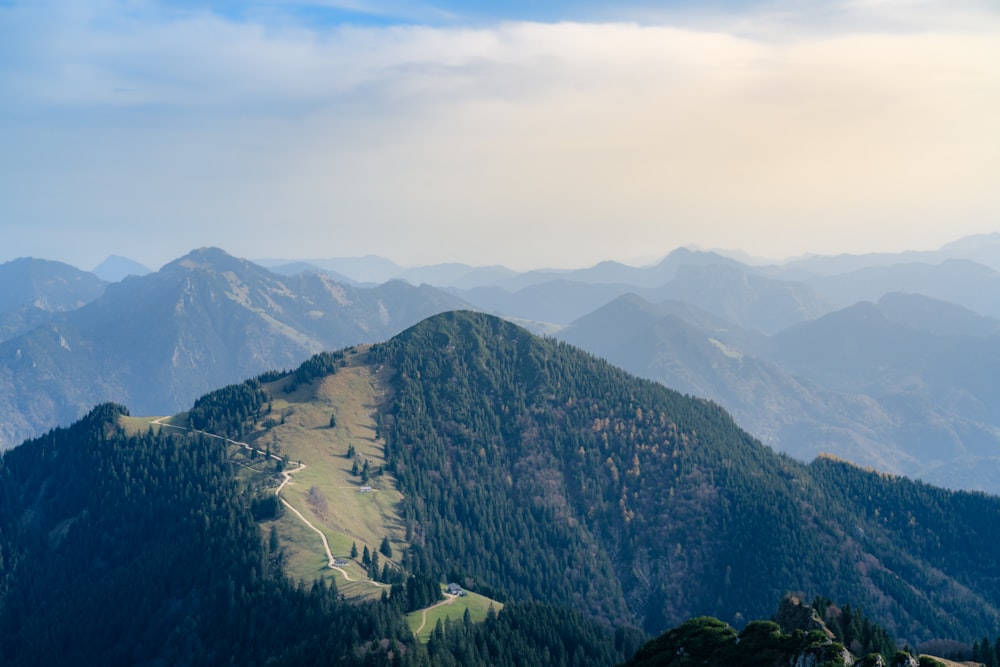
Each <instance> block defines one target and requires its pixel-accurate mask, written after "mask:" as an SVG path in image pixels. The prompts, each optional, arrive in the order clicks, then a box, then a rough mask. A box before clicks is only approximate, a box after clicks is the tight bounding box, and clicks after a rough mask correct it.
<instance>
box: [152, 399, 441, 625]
mask: <svg viewBox="0 0 1000 667" xmlns="http://www.w3.org/2000/svg"><path fill="white" fill-rule="evenodd" d="M164 419H169V417H160V418H159V419H154V420H153V421H152V423H153V424H156V425H157V426H159V427H160V428H175V429H177V430H179V431H189V432H191V433H198V434H201V435H204V436H206V437H209V438H216V439H218V440H222V441H223V442H225V443H226V444H232V445H239V446H240V447H243V448H244V449H246V450H247V451H251V452H252V451H254V450H256V451H257V453H258V454H263V455H264V456H265V457H266V456H267V455H268V454H267V452H265V451H262V450H260V449H256V448H255V447H253V446H252V445H250V444H248V443H246V442H239V441H238V440H232V439H230V438H226V437H224V436H221V435H215V434H214V433H208V432H206V431H199V430H197V429H192V428H187V427H185V426H174V425H173V424H164V423H163V420H164ZM270 456H271V458H272V459H275V460H277V461H280V460H281V457H280V456H278V455H276V454H271V455H270ZM296 465H298V467H297V468H295V469H294V470H282V471H281V475H282V477H283V479H282V481H281V484H279V485H278V488H276V489H275V490H274V495H276V496H278V500H280V501H281V504H282V505H284V506H285V507H287V508H288V509H289V510H291V512H292V513H293V514H294V515H295V516H297V517H299V519H300V520H301V521H302V523H304V524H305V525H306V527H308V528H309V529H310V530H312V531H313V532H315V533H316V534H317V535H319V537H320V539H321V540H322V541H323V551H324V552H326V566H327V567H328V568H330V569H331V570H336V571H337V572H339V573H340V574H341V575H342V576H343V577H344V579H346V580H347V581H351V582H357V581H359V580H358V579H354V578H352V577H351V575H349V574H348V573H347V571H346V570H344V569H343V568H341V567H338V566H337V565H335V564H334V557H333V551H331V550H330V541H329V540H328V539H327V537H326V533H324V532H323V531H322V530H320V529H319V528H317V527H316V526H315V525H313V523H312V522H311V521H309V519H307V518H306V517H305V516H304V515H303V514H302V512H300V511H299V510H297V509H296V508H295V507H293V506H292V504H291V503H289V502H288V501H287V500H285V499H284V498H282V497H281V495H280V494H281V490H282V489H284V488H285V486H287V485H288V484H290V483H291V482H292V475H294V474H295V473H298V472H302V471H303V470H305V469H306V464H305V463H302V462H301V461H298V462H297V463H296ZM360 581H361V583H368V584H371V585H372V586H375V587H376V588H388V587H389V585H388V584H383V583H380V582H377V581H372V580H371V579H363V580H360ZM426 618H427V617H426V615H425V616H424V620H425V621H426Z"/></svg>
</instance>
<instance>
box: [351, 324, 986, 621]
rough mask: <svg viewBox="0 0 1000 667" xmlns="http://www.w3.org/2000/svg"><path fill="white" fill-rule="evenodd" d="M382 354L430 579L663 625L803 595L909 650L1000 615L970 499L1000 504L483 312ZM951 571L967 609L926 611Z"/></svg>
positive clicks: (951, 586)
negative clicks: (769, 435)
mask: <svg viewBox="0 0 1000 667" xmlns="http://www.w3.org/2000/svg"><path fill="white" fill-rule="evenodd" d="M369 354H370V360H371V363H373V364H375V366H376V367H377V368H382V369H383V371H382V373H383V375H381V377H382V381H383V382H384V383H385V384H384V386H385V387H386V392H385V397H386V398H385V400H384V402H383V403H382V404H381V406H380V409H379V415H380V416H379V420H380V424H381V429H380V430H381V432H382V433H383V434H384V437H385V447H386V461H387V466H389V468H390V469H391V470H392V471H393V472H394V474H395V475H396V479H397V480H398V488H399V490H400V492H401V493H402V495H403V505H402V510H401V511H402V516H403V520H404V521H405V522H406V526H407V534H408V536H409V543H410V545H411V548H410V551H409V554H410V555H409V557H408V559H407V560H406V561H404V563H405V564H406V565H407V566H408V567H411V568H413V569H414V570H416V571H423V572H428V573H442V572H444V573H454V576H459V575H461V576H463V577H465V578H466V579H467V580H468V581H470V582H475V583H476V585H481V586H484V587H485V589H486V590H492V591H501V592H503V594H505V595H507V596H510V597H512V598H514V599H519V598H522V597H525V596H530V597H534V598H538V599H546V600H549V601H552V602H556V603H559V604H565V605H568V606H573V607H575V608H578V609H581V610H584V611H586V612H587V613H588V614H591V615H594V616H596V617H599V618H605V619H608V620H609V621H612V622H620V621H622V620H628V619H633V621H638V622H641V624H642V625H643V627H644V628H646V629H647V631H650V632H656V631H658V630H657V628H663V627H666V626H667V625H670V624H672V623H676V622H680V620H683V619H684V618H688V617H690V616H695V615H701V614H711V615H716V616H718V617H720V618H724V619H736V620H737V622H738V620H739V619H741V618H742V619H750V618H762V617H766V616H767V615H768V614H769V613H770V611H771V609H773V608H774V606H776V604H777V602H778V600H780V599H781V597H782V595H784V593H785V592H787V591H789V590H802V591H805V592H806V593H807V594H819V593H820V592H822V593H821V594H823V595H829V596H832V597H834V598H836V599H843V600H852V603H856V604H858V605H861V606H863V607H864V608H865V610H866V611H868V612H869V613H873V614H874V613H876V611H877V614H878V615H879V617H880V618H883V619H885V618H888V619H890V621H889V622H888V625H889V626H890V627H891V628H892V630H893V632H894V633H896V635H897V636H900V637H905V638H914V639H921V638H923V637H929V636H933V635H935V634H941V636H945V635H948V636H950V635H953V634H954V633H956V632H962V630H960V628H962V627H969V626H963V624H966V623H968V624H971V626H979V627H983V628H984V629H987V631H988V632H994V630H993V629H992V628H996V627H997V624H998V623H1000V611H998V603H1000V598H996V594H995V593H993V592H989V593H987V592H986V591H993V589H992V588H991V586H992V584H991V583H988V581H992V578H993V577H995V572H992V571H991V570H990V569H989V567H992V566H989V567H980V565H972V562H978V559H979V558H980V556H981V553H980V552H979V551H978V548H972V552H975V553H977V554H979V555H976V556H972V555H971V552H970V551H969V547H968V545H967V544H963V543H962V540H963V539H964V538H960V537H959V536H960V535H961V536H978V537H973V539H979V538H980V537H985V538H986V539H990V538H989V535H992V534H994V533H995V531H996V527H995V526H993V527H990V524H989V523H988V522H986V521H985V519H983V518H982V517H980V516H979V515H976V514H975V513H971V512H969V511H968V510H967V509H959V507H960V506H962V507H969V506H967V505H966V504H967V503H972V504H975V505H979V504H981V506H979V509H978V510H976V511H983V512H986V514H995V513H998V512H1000V500H997V499H996V498H988V497H986V496H983V495H981V494H978V495H977V494H968V493H959V492H948V491H943V490H938V489H933V488H931V487H928V486H926V485H922V484H919V483H915V482H911V481H908V480H905V479H902V478H897V477H893V476H887V475H879V474H877V473H874V472H866V471H864V470H862V469H860V468H857V467H854V466H852V465H850V464H846V463H844V462H842V461H837V460H831V459H827V458H823V459H819V460H817V461H814V462H813V463H811V464H809V465H806V464H801V463H798V462H795V461H793V460H792V459H789V458H788V457H785V456H782V455H779V454H777V453H775V452H774V451H773V450H771V449H769V448H767V447H765V446H763V445H762V444H760V443H759V442H758V441H756V440H754V439H753V438H752V437H750V436H748V435H747V434H746V433H745V432H743V431H741V430H740V429H739V428H738V427H737V426H736V424H735V423H734V422H733V420H732V418H731V417H730V416H729V415H728V414H727V413H725V412H724V411H723V410H722V409H721V408H720V407H718V406H717V405H715V404H713V403H710V402H708V401H705V400H702V399H696V398H692V397H688V396H683V395H681V394H679V393H677V392H675V391H672V390H669V389H666V388H665V387H663V386H662V385H659V384H656V383H652V382H648V381H644V380H639V379H637V378H635V377H633V376H630V375H628V374H626V373H625V372H623V371H621V370H619V369H616V368H614V367H612V366H610V365H609V364H607V363H606V362H604V361H602V360H600V359H597V358H595V357H592V356H590V355H588V354H585V353H583V352H582V351H580V350H578V349H576V348H573V347H570V346H568V345H566V344H563V343H558V342H555V341H553V340H550V339H541V338H537V337H534V336H532V335H530V334H528V333H527V332H526V331H524V330H523V329H520V328H518V327H516V326H514V325H512V324H510V323H508V322H505V321H503V320H498V319H496V318H493V317H490V316H487V315H483V314H477V313H469V312H449V313H443V314H441V315H438V316H435V317H433V318H430V319H428V320H425V321H424V322H421V323H420V324H418V325H415V326H414V327H412V328H410V329H408V330H406V331H404V332H403V333H401V334H400V335H398V336H396V337H395V338H393V339H392V340H391V341H389V342H387V343H385V344H383V345H377V346H374V347H373V348H372V349H371V351H370V353H369ZM859 499H861V500H859ZM918 499H919V500H918ZM946 508H947V509H946ZM907 512H912V513H913V514H912V516H914V517H917V516H919V517H920V518H917V519H916V525H917V526H918V528H917V529H916V531H915V532H908V529H907V528H906V527H905V525H906V517H907V516H910V515H908V514H907ZM938 512H943V513H944V515H948V516H949V517H950V518H949V519H948V520H947V521H952V520H953V521H957V522H959V523H958V524H956V525H955V527H954V528H948V527H947V526H948V524H947V523H938V519H934V518H932V517H933V516H943V515H941V514H936V513H938ZM890 515H891V517H890ZM998 516H1000V514H998ZM938 530H944V531H946V533H947V534H948V535H953V536H954V538H955V540H956V541H955V542H954V543H952V542H951V538H949V537H946V536H945V534H943V533H942V534H941V535H940V537H941V539H938V540H936V541H935V542H934V544H935V545H937V546H935V547H934V549H937V548H942V549H943V550H944V551H941V552H937V551H934V549H931V548H930V547H929V545H928V544H927V543H925V542H923V540H924V538H925V536H926V535H928V534H931V533H933V534H937V533H936V532H935V531H938ZM469 531H471V532H469ZM925 531H926V532H925ZM473 536H474V537H473ZM983 548H987V549H988V547H985V543H984V546H983ZM945 552H947V555H946V553H945ZM962 554H966V555H962ZM953 558H957V559H958V560H956V561H954V563H958V562H963V563H966V564H968V566H969V567H971V569H966V566H964V565H963V566H962V571H961V572H959V571H958V570H956V569H955V568H954V563H953V564H949V563H951V562H952V561H951V560H950V559H953ZM918 562H919V563H923V564H918ZM925 567H930V569H927V570H925V569H924V568H925ZM937 568H940V569H937ZM973 571H974V572H976V573H977V574H973ZM543 573H549V574H548V575H546V574H543ZM941 573H944V579H943V580H939V581H940V583H941V585H943V588H940V589H938V590H942V591H944V590H949V591H951V592H949V593H946V594H945V595H944V596H943V597H942V598H940V599H941V600H943V599H945V598H951V599H952V600H953V601H952V602H949V603H946V604H945V605H944V607H937V608H936V610H935V611H933V612H931V613H930V614H929V615H928V616H926V617H922V613H923V612H921V611H918V609H924V610H927V607H924V606H922V605H923V603H922V602H918V599H917V598H919V597H920V595H919V594H918V595H917V597H911V596H913V595H914V592H915V591H924V590H926V589H927V587H928V586H937V585H938V584H931V583H930V582H931V579H933V578H934V577H937V576H938V575H939V574H941ZM447 576H449V577H450V576H452V575H451V574H449V575H447ZM973 579H975V580H976V581H978V582H979V583H976V584H973V583H972V581H973ZM946 582H949V583H946ZM970 591H975V593H973V594H972V597H969V593H970ZM945 607H946V608H947V611H945V610H944V609H945ZM973 610H975V611H973ZM968 612H972V614H973V615H974V616H976V618H977V619H978V620H972V619H971V618H965V620H961V621H956V620H955V619H956V618H957V617H956V615H963V616H964V615H965V614H966V613H968ZM949 619H951V620H949ZM982 624H985V625H982Z"/></svg>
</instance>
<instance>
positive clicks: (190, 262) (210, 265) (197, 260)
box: [163, 247, 251, 272]
mask: <svg viewBox="0 0 1000 667" xmlns="http://www.w3.org/2000/svg"><path fill="white" fill-rule="evenodd" d="M249 264H251V262H249V261H248V260H245V259H240V258H238V257H234V256H233V255H230V254H229V253H227V252H226V251H225V250H223V249H221V248H215V247H203V248H198V249H196V250H192V251H191V252H189V253H188V254H186V255H184V256H183V257H181V258H179V259H176V260H174V261H172V262H170V263H169V264H167V265H166V266H164V267H163V270H164V271H168V272H169V271H172V270H184V271H206V270H207V271H213V270H214V271H230V270H233V269H236V268H239V267H244V266H247V265H249Z"/></svg>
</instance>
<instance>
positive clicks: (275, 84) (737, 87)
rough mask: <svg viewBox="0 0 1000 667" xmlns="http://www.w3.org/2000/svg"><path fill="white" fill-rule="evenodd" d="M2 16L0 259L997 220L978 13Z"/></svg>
mask: <svg viewBox="0 0 1000 667" xmlns="http://www.w3.org/2000/svg"><path fill="white" fill-rule="evenodd" d="M536 4H537V3H504V5H503V6H502V7H493V6H491V5H490V4H489V3H478V2H473V1H469V0H466V1H460V0H444V1H442V2H436V3H432V4H416V3H407V2H380V1H378V0H372V1H364V2H339V1H337V0H296V1H293V2H274V1H273V0H252V1H250V2H243V3H233V2H228V1H216V2H197V1H194V0H185V1H184V2H179V3H178V2H172V3H165V2H158V1H156V0H139V1H135V0H130V1H127V2H126V1H125V0H101V1H100V2H97V3H87V5H86V6H80V5H78V4H75V3H67V2H60V1H54V0H41V1H32V2H28V1H26V0H12V1H11V2H7V3H4V4H3V5H2V6H0V117H2V118H3V122H2V123H0V141H2V143H3V145H4V147H5V149H4V151H3V152H0V231H2V233H3V240H4V241H3V244H2V246H0V262H5V261H9V260H12V259H15V258H17V257H23V256H33V257H41V258H45V259H54V260H58V261H63V262H67V263H69V264H72V265H74V266H78V267H80V268H84V269H88V270H89V269H92V268H94V267H95V266H97V265H98V264H99V263H100V262H101V261H103V260H104V259H105V258H106V257H108V256H109V255H121V256H124V257H128V258H131V259H133V260H135V261H138V262H141V263H143V264H145V265H146V266H148V267H150V268H151V269H154V270H155V269H156V268H158V267H160V266H162V265H163V264H164V263H166V262H169V261H171V260H173V259H176V258H177V257H180V256H183V255H184V254H186V253H187V252H189V251H190V250H192V249H194V248H197V247H203V246H217V247H221V248H223V249H224V250H226V251H227V252H229V253H231V254H233V255H237V256H240V257H246V258H249V259H254V258H266V257H287V258H289V259H299V258H333V257H360V256H365V255H377V256H380V257H385V258H388V259H390V260H392V261H393V262H395V263H397V264H399V265H401V266H425V265H430V264H437V263H444V262H462V263H466V264H470V265H476V266H490V265H503V266H507V267H509V268H512V269H515V270H527V269H532V268H542V267H546V268H548V267H553V268H579V267H586V266H592V265H594V264H596V263H598V262H600V261H605V260H613V261H619V262H622V263H626V264H631V265H641V264H648V263H651V262H654V261H656V260H657V259H659V258H662V257H664V256H666V255H667V254H669V252H671V251H672V250H674V249H676V248H678V247H685V246H697V247H701V248H726V249H733V250H739V251H742V252H745V253H748V254H749V255H751V256H755V257H762V258H767V259H785V258H790V257H798V256H802V255H807V254H818V255H836V254H841V253H850V254H865V253H870V252H902V251H906V250H918V251H919V250H933V249H936V248H938V247H940V246H942V245H944V244H946V243H948V242H950V241H953V240H956V239H958V238H962V237H965V236H969V235H973V234H981V233H991V232H995V231H998V230H1000V218H998V214H1000V188H997V187H996V182H995V181H996V178H995V174H996V173H998V170H1000V115H998V114H996V113H995V112H994V110H995V109H997V108H998V107H1000V7H998V6H997V5H996V4H995V3H989V2H985V1H980V0H966V1H960V2H940V1H937V2H936V1H923V0H860V1H859V0H839V1H835V2H832V3H830V2H827V3H821V2H792V1H791V0H776V1H773V2H755V1H752V0H717V1H715V2H708V3H696V2H693V1H675V2H669V3H662V2H661V3H652V2H643V1H641V0H640V2H638V3H632V4H628V5H627V6H620V5H619V4H617V3H615V4H611V3H601V2H585V1H584V2H573V3H570V2H555V3H546V4H545V5H544V6H536Z"/></svg>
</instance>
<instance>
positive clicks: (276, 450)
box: [121, 346, 407, 598]
mask: <svg viewBox="0 0 1000 667" xmlns="http://www.w3.org/2000/svg"><path fill="white" fill-rule="evenodd" d="M366 358H367V346H364V347H359V348H357V349H355V350H354V351H351V352H348V354H347V356H346V359H345V363H344V365H343V366H342V367H341V368H340V369H339V370H338V372H337V373H336V374H334V375H331V376H329V377H327V378H324V379H323V380H320V381H317V382H314V383H311V384H307V385H303V386H301V387H298V388H297V389H296V390H295V391H292V392H286V391H284V388H283V385H284V384H285V382H284V381H283V380H279V381H276V382H273V383H270V384H266V385H264V389H265V391H266V392H267V393H268V396H269V397H270V399H271V401H270V402H271V412H270V413H269V414H267V415H265V418H264V419H262V420H261V422H262V423H261V424H260V425H258V426H257V428H256V429H255V430H254V431H253V432H252V433H250V434H249V435H247V436H246V442H247V443H248V444H249V445H251V446H252V447H253V448H255V449H257V450H259V452H265V451H268V450H269V451H270V452H271V454H272V455H275V456H277V457H287V460H288V461H289V464H288V469H289V470H294V469H295V468H296V467H297V464H298V463H299V462H301V463H304V464H305V466H306V467H305V468H304V469H303V470H301V471H300V472H296V473H295V474H294V475H293V477H292V479H291V481H290V482H289V483H288V484H287V485H285V486H284V488H283V489H282V491H281V497H282V498H283V499H284V500H285V501H287V502H288V503H289V504H291V505H292V506H293V507H295V509H296V510H298V511H299V512H301V513H302V515H303V516H304V517H305V518H306V519H307V520H308V521H309V522H310V523H311V524H312V525H313V526H315V527H316V528H317V529H318V530H320V531H322V533H323V534H324V535H325V536H326V538H327V541H328V542H329V544H330V550H331V552H332V553H333V555H334V557H335V558H338V559H344V560H347V561H348V562H347V563H346V564H345V565H343V566H342V569H343V570H344V571H345V572H346V573H347V575H348V576H349V577H350V578H351V579H353V580H354V581H348V579H347V578H345V576H344V575H342V574H341V573H339V572H337V571H336V570H333V569H330V568H329V567H327V557H326V552H325V550H324V548H323V542H322V539H321V538H320V536H319V535H317V534H316V532H315V531H313V530H311V529H310V528H309V527H308V526H306V525H305V524H304V523H303V522H302V521H301V520H300V519H299V518H298V517H297V516H296V515H295V514H294V513H292V512H290V511H288V510H285V511H284V513H283V515H282V516H281V517H280V518H279V519H278V520H276V521H273V522H266V523H264V524H263V525H262V526H261V528H262V534H263V536H264V538H265V539H266V537H267V536H268V535H269V533H270V529H271V526H272V525H273V526H274V527H275V528H276V532H277V534H278V539H279V543H280V545H281V548H282V549H283V550H284V552H285V570H286V572H287V573H288V575H289V576H291V577H292V578H293V579H295V580H301V581H305V582H307V583H308V582H311V581H313V580H314V579H317V578H326V579H333V580H335V581H336V583H337V587H338V589H339V590H340V591H341V593H343V594H344V595H345V596H346V597H348V598H362V597H376V598H377V597H380V596H381V594H382V588H381V587H377V586H373V585H372V583H371V582H370V581H366V580H367V573H366V572H365V571H364V569H363V568H362V567H361V565H360V554H361V553H362V552H363V551H364V548H365V547H368V550H369V552H371V553H375V552H376V551H378V548H379V545H380V544H381V543H382V540H383V538H386V537H387V538H388V539H389V542H390V544H391V546H392V552H393V555H394V558H389V559H387V558H385V557H384V556H383V555H381V554H380V555H379V558H380V561H381V562H382V563H386V562H388V563H389V565H390V567H392V566H395V567H399V560H398V557H399V555H400V554H402V553H403V551H404V550H405V549H406V547H407V545H406V542H405V530H404V526H403V522H402V520H401V519H400V513H399V510H400V504H401V502H402V495H401V494H400V493H399V492H398V491H397V490H396V483H395V479H394V478H393V476H392V475H391V474H390V473H388V472H385V471H384V470H383V466H384V465H385V457H384V451H383V446H382V443H381V442H380V441H379V439H378V438H377V437H376V429H375V420H374V414H375V410H376V400H377V394H376V388H375V379H374V377H373V376H372V374H371V372H370V369H369V368H368V367H367V366H366V365H365V363H364V362H365V359H366ZM331 416H332V417H333V425H332V426H331ZM160 420H162V424H158V423H154V422H156V421H160ZM121 424H122V426H123V427H124V428H125V429H126V431H127V432H129V433H140V432H145V431H146V430H147V429H149V428H153V429H154V431H156V430H158V429H163V428H168V429H169V426H170V425H174V426H177V427H186V426H187V425H188V424H187V415H186V414H180V415H176V416H174V417H169V418H157V417H123V418H121ZM169 430H170V431H173V430H174V429H169ZM177 432H178V433H180V432H181V431H179V430H178V431H177ZM350 449H353V451H354V456H353V457H350V458H349V457H348V451H349V450H350ZM228 456H229V458H230V461H232V462H233V463H234V465H235V466H236V471H237V475H238V477H239V478H240V479H243V480H245V481H247V482H250V483H253V484H254V485H255V486H262V487H263V488H264V489H275V488H277V486H278V484H279V483H280V482H281V479H282V478H281V474H280V464H279V462H278V461H277V460H275V459H269V458H267V457H266V456H264V455H263V454H260V453H257V454H256V455H254V453H253V452H251V451H248V450H247V449H245V448H243V447H241V446H239V445H235V444H231V445H230V446H229V447H228ZM355 461H357V463H358V467H359V469H360V468H362V467H363V465H364V463H365V462H366V461H367V462H368V467H369V471H370V477H369V479H368V481H367V482H366V483H364V484H363V483H362V480H361V477H360V476H359V475H355V474H354V473H353V471H352V467H353V466H354V463H355ZM362 487H368V488H366V489H364V490H362ZM352 545H356V546H357V550H358V553H359V557H358V558H357V559H355V560H351V559H350V552H351V547H352Z"/></svg>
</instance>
